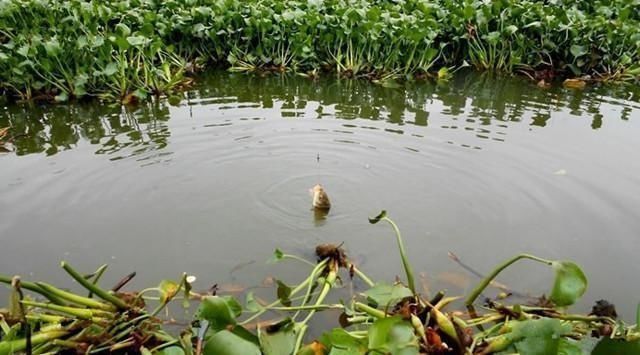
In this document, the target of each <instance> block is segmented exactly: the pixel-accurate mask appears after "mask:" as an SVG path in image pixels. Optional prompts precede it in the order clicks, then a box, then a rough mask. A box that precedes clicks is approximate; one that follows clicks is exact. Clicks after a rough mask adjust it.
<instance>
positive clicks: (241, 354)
mask: <svg viewBox="0 0 640 355" xmlns="http://www.w3.org/2000/svg"><path fill="white" fill-rule="evenodd" d="M202 353H203V354H204V355H261V353H260V348H259V347H258V345H256V344H255V343H253V342H251V341H248V340H247V339H244V338H243V337H241V336H239V335H237V334H234V333H232V332H230V331H228V330H222V331H219V332H217V333H215V334H214V335H213V336H211V337H209V339H208V340H207V342H206V343H205V345H204V351H203V352H202Z"/></svg>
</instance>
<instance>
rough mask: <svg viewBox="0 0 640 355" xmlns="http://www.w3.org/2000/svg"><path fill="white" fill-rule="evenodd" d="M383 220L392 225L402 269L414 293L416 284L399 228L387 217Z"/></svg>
mask: <svg viewBox="0 0 640 355" xmlns="http://www.w3.org/2000/svg"><path fill="white" fill-rule="evenodd" d="M382 220H383V221H386V222H387V223H389V224H390V225H391V227H393V231H394V232H395V234H396V240H397V241H398V249H399V250H400V258H401V259H402V266H403V267H404V271H405V273H406V274H407V283H408V286H409V289H410V290H411V292H412V293H413V294H414V295H415V294H416V285H415V281H414V277H413V269H412V267H411V264H410V263H409V258H408V257H407V252H406V251H405V249H404V243H403V242H402V235H401V234H400V229H399V228H398V226H397V225H396V224H395V222H393V221H392V220H391V219H389V217H386V216H385V217H383V218H382Z"/></svg>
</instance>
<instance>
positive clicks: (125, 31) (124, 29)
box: [116, 23, 131, 37]
mask: <svg viewBox="0 0 640 355" xmlns="http://www.w3.org/2000/svg"><path fill="white" fill-rule="evenodd" d="M116 32H118V33H119V34H120V35H121V36H123V37H124V36H128V35H130V34H131V29H130V28H129V26H127V25H125V24H124V23H119V24H117V25H116Z"/></svg>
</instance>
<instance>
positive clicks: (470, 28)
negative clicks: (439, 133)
mask: <svg viewBox="0 0 640 355" xmlns="http://www.w3.org/2000/svg"><path fill="white" fill-rule="evenodd" d="M638 6H640V5H639V4H638V1H637V0H596V1H578V0H550V1H540V0H524V1H515V0H495V1H479V0H464V1H453V0H434V1H426V0H404V1H402V0H398V1H391V0H375V1H374V0H305V1H281V0H261V1H256V0H246V1H244V0H121V1H99V0H93V1H88V0H67V1H58V0H1V1H0V91H2V92H3V93H4V94H6V95H10V96H12V97H18V98H24V99H31V98H34V97H44V98H54V97H55V99H56V100H59V101H65V100H67V99H70V98H72V97H75V98H80V97H84V96H88V95H90V96H93V95H100V96H102V97H109V98H112V99H121V100H124V101H131V100H135V99H136V98H144V97H146V96H148V95H150V94H161V93H170V92H172V91H173V90H176V89H179V88H180V87H181V86H184V85H186V84H188V82H189V80H187V78H186V75H187V74H188V73H189V72H193V71H194V70H196V69H200V68H203V67H205V66H207V65H209V66H210V65H216V64H218V65H223V66H226V67H230V68H231V69H232V70H239V71H245V70H246V71H251V70H256V69H267V70H275V71H295V72H298V73H302V74H304V75H310V76H315V75H317V74H318V73H319V72H321V71H327V70H328V71H335V72H337V73H339V74H340V75H342V76H347V77H363V76H364V77H368V78H371V79H374V80H381V81H383V82H384V81H385V80H384V79H388V78H393V77H405V78H414V77H416V76H417V77H424V76H425V75H427V74H428V73H429V72H430V71H435V69H443V70H439V71H438V72H439V74H440V75H441V76H442V75H446V73H447V70H446V68H448V67H449V68H451V67H457V66H461V65H465V64H466V63H468V64H470V65H473V66H474V67H477V68H479V69H486V70H502V71H507V72H516V71H520V72H524V73H528V74H529V75H531V76H535V77H536V78H539V77H542V78H546V79H549V78H550V77H551V78H552V77H554V76H556V75H558V74H559V75H561V76H565V77H566V76H581V75H585V74H589V75H591V76H592V77H593V78H599V79H626V80H631V79H636V78H637V77H638V75H640V64H639V63H640V12H639V11H638ZM540 73H542V74H540Z"/></svg>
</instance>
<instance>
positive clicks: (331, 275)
mask: <svg viewBox="0 0 640 355" xmlns="http://www.w3.org/2000/svg"><path fill="white" fill-rule="evenodd" d="M325 260H326V259H325ZM329 263H330V264H329V266H328V267H329V272H328V273H327V276H326V277H325V279H324V284H323V285H322V290H321V291H320V294H319V295H318V298H316V302H315V304H314V306H316V307H317V306H320V305H322V302H324V299H325V298H326V297H327V295H328V294H329V291H331V288H333V285H334V284H335V282H336V279H337V278H338V268H339V267H340V266H339V265H338V261H337V260H334V259H330V260H329ZM316 311H317V309H312V310H311V311H310V312H309V314H307V316H306V317H305V318H304V319H303V320H302V322H301V323H299V324H300V330H299V331H298V334H297V338H296V346H295V348H294V351H293V352H294V354H295V353H297V352H298V350H300V348H301V347H302V340H303V339H304V334H305V333H306V331H307V328H308V326H307V323H309V321H310V320H311V318H312V317H313V315H314V314H315V313H316Z"/></svg>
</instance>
